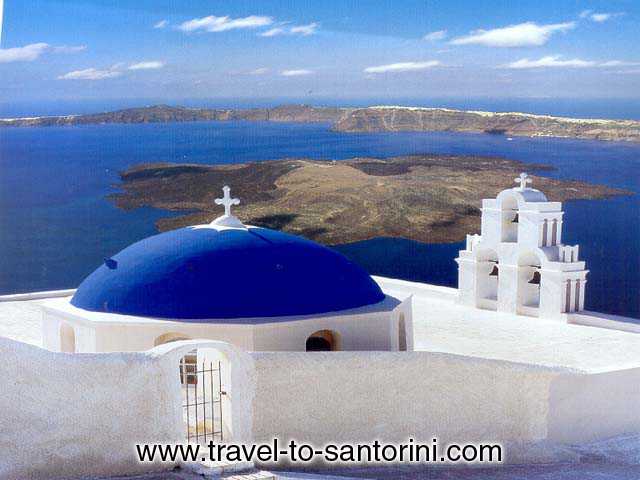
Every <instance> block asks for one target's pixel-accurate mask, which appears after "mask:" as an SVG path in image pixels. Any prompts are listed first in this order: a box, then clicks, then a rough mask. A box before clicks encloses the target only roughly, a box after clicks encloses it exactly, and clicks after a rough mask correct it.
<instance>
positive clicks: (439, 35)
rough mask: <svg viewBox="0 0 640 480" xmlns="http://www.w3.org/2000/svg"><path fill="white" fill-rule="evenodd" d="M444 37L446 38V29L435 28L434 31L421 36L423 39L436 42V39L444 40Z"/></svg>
mask: <svg viewBox="0 0 640 480" xmlns="http://www.w3.org/2000/svg"><path fill="white" fill-rule="evenodd" d="M445 38H447V31H446V30H437V31H435V32H431V33H427V34H426V35H425V36H424V37H422V39H423V40H428V41H429V42H436V41H438V40H444V39H445Z"/></svg>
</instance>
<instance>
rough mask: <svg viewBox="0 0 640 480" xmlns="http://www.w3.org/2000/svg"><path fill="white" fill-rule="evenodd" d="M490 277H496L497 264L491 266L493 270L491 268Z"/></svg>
mask: <svg viewBox="0 0 640 480" xmlns="http://www.w3.org/2000/svg"><path fill="white" fill-rule="evenodd" d="M489 276H490V277H497V276H498V265H494V266H493V270H491V273H490V274H489Z"/></svg>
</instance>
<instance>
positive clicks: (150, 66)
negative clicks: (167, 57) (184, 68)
mask: <svg viewBox="0 0 640 480" xmlns="http://www.w3.org/2000/svg"><path fill="white" fill-rule="evenodd" d="M162 67H164V62H159V61H157V60H152V61H148V62H139V63H134V64H133V65H129V70H156V69H158V68H162Z"/></svg>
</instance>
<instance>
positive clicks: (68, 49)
mask: <svg viewBox="0 0 640 480" xmlns="http://www.w3.org/2000/svg"><path fill="white" fill-rule="evenodd" d="M86 49H87V46H86V45H76V46H69V45H61V46H59V47H52V48H51V51H52V52H53V53H78V52H84V51H85V50H86Z"/></svg>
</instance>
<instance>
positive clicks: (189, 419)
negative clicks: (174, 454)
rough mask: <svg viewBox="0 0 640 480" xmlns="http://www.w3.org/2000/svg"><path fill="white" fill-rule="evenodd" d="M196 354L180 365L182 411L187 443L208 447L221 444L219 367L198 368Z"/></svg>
mask: <svg viewBox="0 0 640 480" xmlns="http://www.w3.org/2000/svg"><path fill="white" fill-rule="evenodd" d="M197 358H198V357H197V354H196V352H192V353H191V354H189V355H185V356H184V357H183V358H182V360H181V361H180V382H181V384H182V397H183V403H182V409H183V419H184V423H185V428H186V437H187V442H193V443H203V444H208V443H209V442H219V441H222V398H223V396H224V395H226V392H224V391H223V390H222V365H221V363H220V362H206V363H205V362H202V363H200V364H198V361H197Z"/></svg>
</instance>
